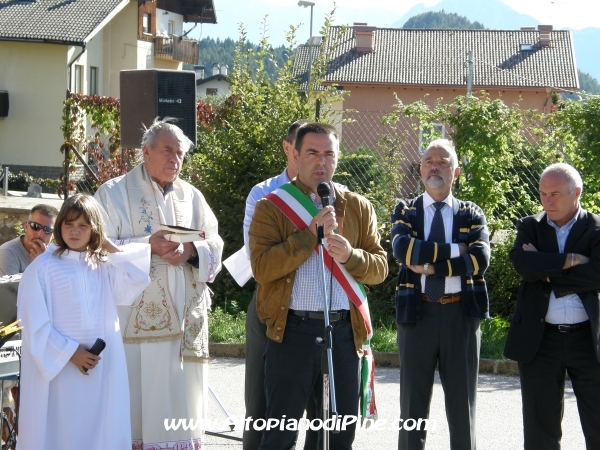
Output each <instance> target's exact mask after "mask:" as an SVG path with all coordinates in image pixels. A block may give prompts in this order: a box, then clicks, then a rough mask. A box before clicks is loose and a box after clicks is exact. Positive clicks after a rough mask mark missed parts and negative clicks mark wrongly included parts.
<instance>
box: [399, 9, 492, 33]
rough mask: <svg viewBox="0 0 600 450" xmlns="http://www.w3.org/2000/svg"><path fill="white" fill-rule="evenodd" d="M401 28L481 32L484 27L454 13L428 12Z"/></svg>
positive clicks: (417, 16)
mask: <svg viewBox="0 0 600 450" xmlns="http://www.w3.org/2000/svg"><path fill="white" fill-rule="evenodd" d="M402 28H460V29H463V30H464V29H471V30H482V29H484V28H485V27H484V26H483V25H482V24H481V23H479V22H471V21H470V20H469V19H467V18H466V17H465V16H459V15H458V14H456V13H446V12H445V11H444V10H443V9H442V10H441V11H440V12H437V11H428V12H424V13H422V14H417V15H416V16H413V17H411V18H410V19H408V20H407V21H406V23H405V24H404V25H403V26H402Z"/></svg>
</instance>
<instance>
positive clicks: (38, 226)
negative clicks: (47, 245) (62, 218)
mask: <svg viewBox="0 0 600 450" xmlns="http://www.w3.org/2000/svg"><path fill="white" fill-rule="evenodd" d="M27 223H28V224H29V226H30V227H31V229H32V230H33V231H40V230H44V233H46V234H52V232H53V231H54V227H47V226H44V225H42V224H40V223H37V222H33V221H31V220H28V221H27Z"/></svg>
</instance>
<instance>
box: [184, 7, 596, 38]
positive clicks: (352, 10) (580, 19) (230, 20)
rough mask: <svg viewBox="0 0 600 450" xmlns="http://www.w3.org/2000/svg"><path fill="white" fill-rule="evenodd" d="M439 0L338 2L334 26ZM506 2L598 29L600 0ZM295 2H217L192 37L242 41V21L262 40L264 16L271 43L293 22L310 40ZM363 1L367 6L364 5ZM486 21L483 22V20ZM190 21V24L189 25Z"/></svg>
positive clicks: (388, 21)
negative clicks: (213, 16) (213, 18)
mask: <svg viewBox="0 0 600 450" xmlns="http://www.w3.org/2000/svg"><path fill="white" fill-rule="evenodd" d="M312 1H314V3H315V6H314V8H313V9H314V10H313V35H316V34H318V29H319V27H320V26H321V25H322V24H323V18H324V16H325V14H326V13H328V12H330V11H331V10H332V9H333V1H332V0H312ZM439 1H440V0H368V2H367V3H366V2H365V0H337V1H336V4H337V10H336V14H335V21H334V24H343V23H347V24H351V23H353V22H367V23H368V24H369V25H374V26H378V27H390V26H391V25H392V24H393V23H394V22H396V21H398V20H399V19H400V18H402V16H403V15H404V14H406V12H408V10H409V9H410V8H412V7H413V6H415V5H417V4H419V3H423V4H424V5H425V6H434V5H436V4H437V3H439ZM502 1H503V2H504V3H505V4H506V5H508V6H509V7H511V8H512V9H514V10H516V11H517V12H519V13H521V14H527V15H530V16H532V17H534V18H536V19H538V20H539V21H540V22H541V23H546V24H552V25H553V26H554V28H555V29H564V28H567V27H568V28H571V29H581V28H586V27H600V1H599V0H502ZM297 3H298V1H297V0H214V4H215V9H216V10H217V11H216V12H217V21H218V23H217V24H216V25H213V24H204V25H198V27H197V28H196V29H194V30H193V31H192V32H190V37H193V38H196V39H201V38H203V37H208V36H210V37H212V38H215V39H216V38H217V37H218V38H221V39H225V38H227V37H231V38H232V39H234V40H238V37H239V33H238V24H239V23H240V22H243V23H244V27H245V28H246V31H247V33H248V40H249V41H250V42H253V43H258V41H259V40H260V36H261V32H262V28H261V26H260V25H259V24H260V23H261V22H262V19H263V18H264V16H265V15H266V14H268V15H269V16H268V17H267V19H266V20H267V26H268V29H267V36H268V37H269V43H270V44H271V45H273V46H278V45H282V44H284V45H285V31H286V30H287V29H289V26H290V25H291V24H293V25H299V28H298V31H297V39H298V42H300V43H302V42H305V41H306V39H308V37H309V35H310V32H309V24H310V8H303V7H300V6H298V5H297ZM365 4H368V5H369V7H368V8H366V7H365ZM484 25H485V24H484ZM189 27H190V25H186V29H188V28H189Z"/></svg>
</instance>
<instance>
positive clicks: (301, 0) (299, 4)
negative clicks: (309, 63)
mask: <svg viewBox="0 0 600 450" xmlns="http://www.w3.org/2000/svg"><path fill="white" fill-rule="evenodd" d="M298 6H303V7H305V8H308V7H309V6H310V35H309V36H308V37H309V38H311V37H312V18H313V6H315V4H314V2H307V1H305V0H300V1H299V2H298Z"/></svg>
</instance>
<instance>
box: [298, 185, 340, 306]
mask: <svg viewBox="0 0 600 450" xmlns="http://www.w3.org/2000/svg"><path fill="white" fill-rule="evenodd" d="M310 199H311V201H312V202H313V204H314V205H315V206H316V207H317V208H318V209H319V210H321V209H323V205H322V204H320V203H317V202H316V195H315V194H314V193H312V192H311V194H310ZM331 204H332V205H334V204H335V190H333V189H332V190H331ZM325 240H326V239H325ZM333 267H334V270H339V269H338V268H337V267H336V265H335V264H334V266H333ZM325 285H326V286H325V289H326V291H327V298H328V299H329V303H330V305H331V307H330V309H331V310H332V311H338V310H341V309H350V303H349V300H348V295H347V294H346V292H345V291H344V289H343V288H342V286H341V285H340V283H338V281H337V280H336V279H335V278H333V274H332V273H331V272H330V271H329V270H328V269H327V268H325ZM322 293H323V287H322V286H321V259H320V258H319V255H318V253H317V252H313V253H312V254H311V255H310V256H309V258H308V259H307V260H306V261H304V263H302V265H301V266H300V267H298V270H297V272H296V279H295V280H294V287H293V288H292V298H291V301H290V309H296V310H300V311H323V309H324V308H323V298H322Z"/></svg>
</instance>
